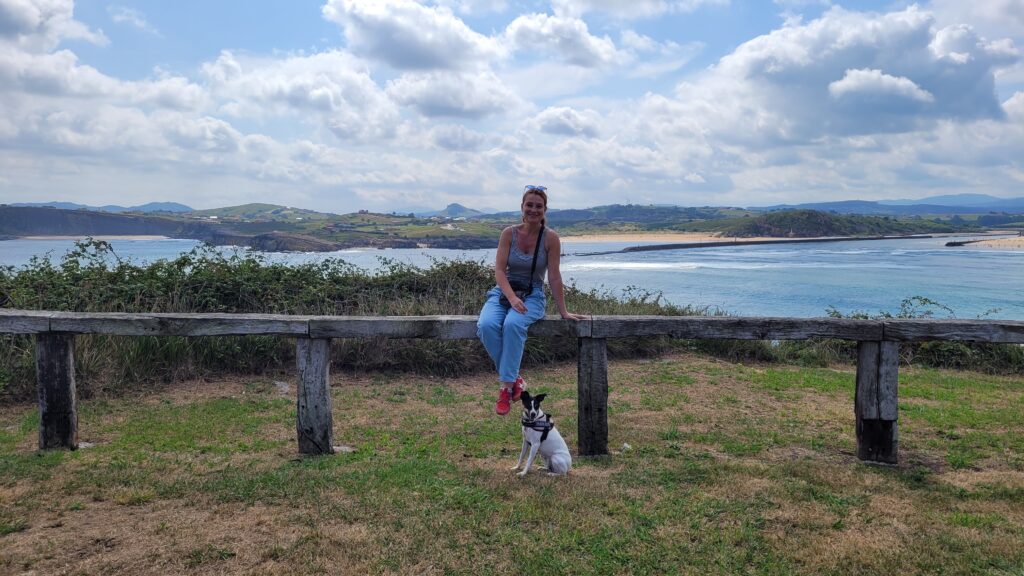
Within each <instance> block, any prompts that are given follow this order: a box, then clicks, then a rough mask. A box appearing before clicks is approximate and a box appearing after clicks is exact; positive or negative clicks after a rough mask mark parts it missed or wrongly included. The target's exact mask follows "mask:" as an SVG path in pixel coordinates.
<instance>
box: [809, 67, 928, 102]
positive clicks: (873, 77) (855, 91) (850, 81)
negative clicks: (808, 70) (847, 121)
mask: <svg viewBox="0 0 1024 576" xmlns="http://www.w3.org/2000/svg"><path fill="white" fill-rule="evenodd" d="M828 92H829V94H831V95H832V96H834V97H836V98H848V97H857V96H865V97H867V98H870V99H872V100H876V101H877V99H878V98H879V97H882V98H885V97H890V96H892V97H896V98H898V99H908V100H914V101H917V102H924V103H930V102H934V101H935V97H934V96H932V95H931V93H929V92H928V91H927V90H922V89H921V87H920V86H918V85H917V84H914V82H913V81H912V80H910V79H909V78H903V77H896V76H890V75H888V74H883V73H882V71H881V70H847V71H846V75H844V76H843V79H842V80H836V81H835V82H832V83H831V84H829V85H828Z"/></svg>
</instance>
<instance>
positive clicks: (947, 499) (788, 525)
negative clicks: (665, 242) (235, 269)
mask: <svg viewBox="0 0 1024 576" xmlns="http://www.w3.org/2000/svg"><path fill="white" fill-rule="evenodd" d="M853 375H854V374H853V369H852V368H851V367H847V368H840V369H820V368H797V367H788V366H761V365H751V366H743V365H736V364H731V363H727V362H723V361H719V360H711V359H707V358H702V357H695V356H687V355H682V356H676V357H672V358H669V359H666V360H659V361H648V360H631V361H617V362H613V363H612V365H611V367H610V375H609V377H610V382H611V394H610V405H609V408H610V412H611V415H610V418H609V426H610V432H609V447H610V449H611V455H610V456H609V457H606V458H599V459H592V460H587V459H579V458H577V459H576V461H575V462H574V468H573V471H572V472H571V474H570V475H569V476H568V477H566V478H549V477H546V476H544V475H542V474H540V473H535V474H531V475H530V476H528V477H527V478H525V479H519V478H517V477H515V476H514V475H513V473H512V472H511V470H509V468H511V466H512V465H513V464H514V462H515V458H516V457H517V456H518V452H519V442H520V440H519V429H518V422H517V419H516V418H514V417H511V418H500V417H497V416H495V415H493V413H492V410H493V404H492V403H493V398H492V392H493V390H492V387H493V382H491V381H490V378H486V377H470V378H460V379H450V380H444V379H434V380H428V381H424V380H423V379H422V378H416V377H399V376H394V375H379V374H378V375H372V376H366V377H353V376H346V375H341V376H338V375H336V377H337V378H338V380H337V382H336V383H335V384H336V385H335V387H334V388H333V403H334V425H335V430H334V433H335V443H336V444H339V445H344V446H347V447H348V448H349V449H348V450H346V451H342V452H339V453H338V454H335V455H332V456H327V457H319V458H300V457H298V455H297V454H296V452H295V450H296V448H295V439H294V434H295V432H294V417H295V414H294V400H293V399H292V398H290V397H283V396H281V395H280V392H278V390H277V388H276V387H275V386H274V385H273V384H272V382H268V381H267V380H264V379H258V378H257V379H248V380H245V381H238V380H237V379H236V380H235V381H231V382H223V383H220V382H218V383H216V384H213V383H211V384H205V385H203V386H201V387H198V388H197V387H194V386H189V387H185V388H182V389H178V388H175V387H171V388H167V389H164V390H162V391H161V392H159V393H158V394H154V395H152V396H150V397H138V398H134V399H102V400H95V401H94V400H85V401H83V402H82V403H81V411H80V419H81V435H82V438H83V440H87V441H90V442H94V443H95V445H94V446H93V447H91V448H88V449H83V450H78V451H76V452H50V453H46V454H42V455H37V454H36V452H35V451H34V449H33V442H34V439H35V434H36V426H37V425H38V419H37V418H38V417H37V416H36V415H35V410H34V409H33V408H31V407H27V406H26V407H25V408H23V409H16V408H6V409H4V410H3V411H0V466H2V467H3V469H2V471H0V472H2V474H0V569H2V570H13V571H18V570H35V571H37V572H39V573H50V572H54V571H59V570H65V571H71V572H76V573H86V574H89V573H100V572H101V571H106V572H117V573H125V574H132V573H152V572H165V573H166V572H189V571H203V572H210V573H213V572H217V573H225V574H236V573H239V574H240V573H339V572H340V573H360V574H362V573H366V574H387V573H397V574H405V573H424V572H426V573H445V574H521V573H538V572H549V573H559V574H562V573H564V574H616V573H630V574H737V573H742V574H864V573H892V574H933V573H938V572H942V573H946V574H979V573H981V574H984V573H987V574H1015V573H1019V572H1020V571H1021V570H1022V569H1024V529H1021V528H1020V526H1021V525H1022V520H1024V518H1022V516H1021V510H1024V508H1022V506H1024V466H1021V462H1022V461H1024V445H1022V444H1021V442H1020V440H1018V439H1019V438H1022V437H1024V421H1022V419H1021V418H1020V417H1019V416H1017V417H1014V416H1013V415H1012V414H1011V413H1010V412H1011V409H1012V408H1017V407H1019V406H1020V405H1021V404H1020V403H1021V402H1022V398H1024V382H1022V381H1021V379H1020V378H1015V377H996V376H990V375H981V374H971V373H951V372H944V371H934V370H918V369H912V370H904V371H903V373H902V374H901V389H900V390H901V396H900V402H901V410H900V427H901V428H900V449H901V464H900V465H899V466H898V467H894V468H893V467H874V466H868V465H865V464H862V463H860V462H858V461H857V460H856V459H855V458H854V457H853V456H852V454H853V453H854V452H855V439H854V437H853V430H852V428H853V414H852V385H853ZM526 376H527V378H528V381H529V382H530V384H531V390H532V391H534V392H546V393H548V398H547V400H546V401H545V406H546V408H547V409H548V410H549V411H550V412H551V413H552V414H553V417H554V419H555V421H556V423H557V425H558V427H559V429H560V430H561V431H562V433H563V435H565V436H566V438H567V440H568V441H569V443H570V446H571V447H572V448H573V449H575V443H576V442H575V438H576V402H575V366H574V365H557V366H554V367H550V368H546V369H544V370H532V371H529V372H527V374H526ZM950 390H955V391H956V393H955V394H951V393H950V392H949V391H950ZM40 543H46V545H40ZM526 551H528V552H526ZM826 551H827V552H826Z"/></svg>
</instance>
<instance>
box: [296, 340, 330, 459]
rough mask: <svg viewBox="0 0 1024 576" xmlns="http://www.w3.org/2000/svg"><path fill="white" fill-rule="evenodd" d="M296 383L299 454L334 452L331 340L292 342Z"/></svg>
mask: <svg viewBox="0 0 1024 576" xmlns="http://www.w3.org/2000/svg"><path fill="white" fill-rule="evenodd" d="M295 358H296V363H297V364H298V372H299V385H298V390H297V397H298V399H297V403H298V410H297V412H298V413H297V415H296V419H295V420H296V422H295V426H296V429H297V431H298V437H299V453H301V454H309V455H320V454H333V453H334V420H333V418H332V416H331V378H330V373H331V339H330V338H301V337H300V338H298V339H297V340H296V344H295Z"/></svg>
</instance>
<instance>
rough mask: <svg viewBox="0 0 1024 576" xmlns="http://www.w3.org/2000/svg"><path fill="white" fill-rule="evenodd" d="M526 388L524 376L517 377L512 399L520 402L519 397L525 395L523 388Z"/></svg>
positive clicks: (513, 386)
mask: <svg viewBox="0 0 1024 576" xmlns="http://www.w3.org/2000/svg"><path fill="white" fill-rule="evenodd" d="M525 389H526V382H523V377H522V376H520V377H518V378H516V382H515V384H513V385H512V401H513V402H519V397H520V396H522V395H523V390H525Z"/></svg>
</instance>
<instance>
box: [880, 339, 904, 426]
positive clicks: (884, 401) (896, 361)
mask: <svg viewBox="0 0 1024 576" xmlns="http://www.w3.org/2000/svg"><path fill="white" fill-rule="evenodd" d="M878 352H879V354H878V419H879V420H896V419H897V418H898V417H899V366H900V343H899V342H881V345H880V346H879V350H878Z"/></svg>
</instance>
